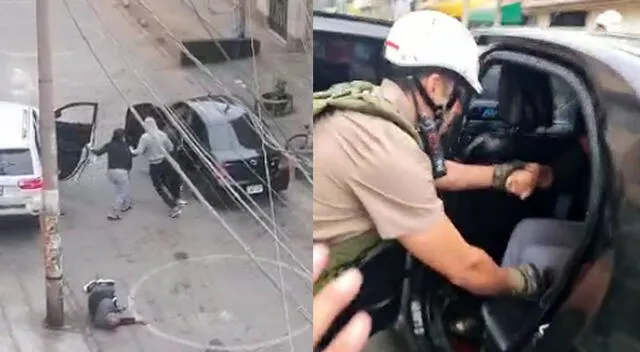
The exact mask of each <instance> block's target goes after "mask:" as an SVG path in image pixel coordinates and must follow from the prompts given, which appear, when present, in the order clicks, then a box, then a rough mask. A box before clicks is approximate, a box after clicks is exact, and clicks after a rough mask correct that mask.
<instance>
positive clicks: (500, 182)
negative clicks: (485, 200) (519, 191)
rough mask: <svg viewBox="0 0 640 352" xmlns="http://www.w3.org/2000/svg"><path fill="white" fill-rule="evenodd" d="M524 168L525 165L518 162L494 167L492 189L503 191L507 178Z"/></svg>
mask: <svg viewBox="0 0 640 352" xmlns="http://www.w3.org/2000/svg"><path fill="white" fill-rule="evenodd" d="M525 166H526V163H524V162H522V161H518V160H516V161H512V162H510V163H505V164H498V165H496V167H495V169H494V170H493V188H496V189H500V190H505V189H506V184H507V179H508V178H509V176H511V174H512V173H513V172H514V171H516V170H522V169H524V168H525Z"/></svg>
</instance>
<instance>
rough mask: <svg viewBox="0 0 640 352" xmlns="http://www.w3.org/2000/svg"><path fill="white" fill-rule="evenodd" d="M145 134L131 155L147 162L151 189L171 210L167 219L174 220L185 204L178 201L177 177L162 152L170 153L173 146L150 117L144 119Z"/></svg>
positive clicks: (178, 184)
mask: <svg viewBox="0 0 640 352" xmlns="http://www.w3.org/2000/svg"><path fill="white" fill-rule="evenodd" d="M144 125H145V130H146V132H145V133H144V134H143V135H142V136H141V137H140V141H139V142H138V147H137V148H135V149H132V150H131V153H133V155H144V156H145V157H146V159H147V160H148V161H149V175H150V176H151V182H152V184H153V188H154V189H155V190H156V192H157V193H158V195H159V196H160V198H162V200H163V201H164V203H165V204H166V205H167V206H168V207H169V208H170V209H171V211H170V213H169V217H172V218H176V217H178V216H180V213H181V212H182V206H183V205H184V204H185V203H184V201H182V200H181V199H180V182H179V176H178V175H177V173H176V172H175V170H173V168H172V167H171V164H169V162H168V161H167V159H166V157H165V153H164V151H165V150H166V151H167V152H168V153H172V152H173V149H174V146H173V143H172V142H171V140H170V139H169V137H168V136H167V134H166V133H165V132H163V131H161V130H160V129H159V128H158V125H157V124H156V120H154V119H153V118H152V117H147V118H145V119H144Z"/></svg>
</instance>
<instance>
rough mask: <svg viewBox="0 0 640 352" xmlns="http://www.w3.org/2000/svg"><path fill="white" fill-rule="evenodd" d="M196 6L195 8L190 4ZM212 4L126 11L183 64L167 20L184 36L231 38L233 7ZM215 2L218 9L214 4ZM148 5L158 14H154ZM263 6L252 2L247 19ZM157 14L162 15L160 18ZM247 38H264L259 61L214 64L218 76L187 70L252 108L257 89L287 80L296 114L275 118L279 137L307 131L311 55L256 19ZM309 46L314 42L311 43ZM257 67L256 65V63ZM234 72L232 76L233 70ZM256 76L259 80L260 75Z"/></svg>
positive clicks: (169, 1)
mask: <svg viewBox="0 0 640 352" xmlns="http://www.w3.org/2000/svg"><path fill="white" fill-rule="evenodd" d="M192 4H193V5H195V6H196V8H197V14H196V11H194V10H193V9H192V8H191V6H192ZM209 4H210V5H209V6H207V5H206V4H203V3H202V2H201V1H200V2H197V1H189V0H153V1H151V0H142V1H141V2H140V1H139V0H131V6H130V7H129V8H128V9H127V10H126V12H127V13H128V14H129V15H131V16H132V18H133V19H135V21H138V23H144V24H145V26H144V27H145V30H146V31H147V32H148V33H149V35H150V40H155V41H156V42H157V43H158V44H159V45H160V46H161V47H162V48H163V49H164V51H166V55H168V56H169V57H171V58H173V60H174V63H175V65H176V66H178V65H179V57H180V48H179V47H178V46H177V45H176V43H175V41H174V40H173V39H172V38H171V36H168V35H167V34H166V31H165V30H164V29H163V26H162V24H160V23H159V22H158V19H159V20H160V21H161V22H162V23H163V24H164V26H166V27H168V28H170V29H171V32H172V33H173V34H174V35H175V37H177V38H178V39H180V40H185V39H190V40H194V39H209V38H211V37H212V36H213V37H214V38H215V37H218V38H223V37H229V36H231V30H232V28H233V23H232V21H233V9H232V7H231V3H230V1H229V0H220V1H215V2H212V1H209ZM213 6H215V8H212V7H213ZM146 7H149V8H150V9H151V10H153V12H154V14H155V16H154V15H153V14H150V12H149V11H148V9H147V8H146ZM257 11H258V10H257V9H256V8H255V7H252V6H250V7H249V8H248V9H247V17H249V18H255V15H256V13H255V12H257ZM156 17H157V18H156ZM246 27H247V32H248V33H247V36H251V37H254V38H256V39H258V40H260V41H261V44H262V47H261V53H260V55H258V56H257V57H255V60H253V59H246V60H236V61H232V62H226V63H220V64H210V65H207V68H208V69H209V70H210V71H211V73H212V74H213V76H214V77H216V79H215V80H213V79H212V78H211V77H210V76H209V75H208V74H207V73H204V72H202V71H201V70H200V69H199V68H197V67H193V68H188V69H186V70H187V71H190V72H191V73H192V74H193V75H194V76H196V77H198V78H199V81H200V82H202V83H203V84H204V85H206V86H207V87H208V88H209V90H210V91H212V93H224V92H225V91H226V90H228V91H231V92H232V93H233V94H235V95H237V96H239V97H241V98H243V99H245V100H246V101H247V102H248V103H249V104H251V105H252V106H253V104H254V102H255V97H256V96H259V93H258V92H261V93H264V92H265V91H268V90H271V89H272V88H273V86H274V84H275V80H276V79H277V78H282V79H285V80H286V81H287V83H288V84H287V90H288V91H289V93H291V94H292V95H293V97H294V107H295V111H294V113H292V114H290V115H288V116H284V117H277V118H273V119H270V121H269V122H271V125H272V127H273V128H272V129H273V132H274V134H275V135H276V137H278V139H280V140H281V143H282V144H284V141H285V140H286V138H288V137H289V136H291V135H293V134H296V133H300V132H303V129H304V125H306V124H310V123H311V95H312V89H313V88H312V55H311V48H307V53H304V54H301V53H290V52H288V51H287V49H286V45H285V43H284V42H283V41H282V40H281V39H279V38H278V37H276V35H275V34H273V33H272V32H271V31H270V29H268V28H265V27H264V26H261V25H260V24H259V23H258V21H256V20H248V21H247V24H246ZM308 45H311V44H310V43H309V44H308ZM254 65H255V66H254ZM230 73H233V74H230ZM256 78H257V79H256Z"/></svg>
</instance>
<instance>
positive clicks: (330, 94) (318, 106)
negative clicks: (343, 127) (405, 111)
mask: <svg viewBox="0 0 640 352" xmlns="http://www.w3.org/2000/svg"><path fill="white" fill-rule="evenodd" d="M377 88H378V87H377V86H376V85H374V84H372V83H369V82H365V81H353V82H347V83H338V84H335V85H333V86H331V88H329V89H328V90H326V91H323V92H316V93H314V94H313V121H314V122H315V121H317V120H318V119H319V118H321V117H323V116H324V115H326V113H327V112H329V111H333V110H351V111H356V112H359V113H362V114H365V115H372V116H377V117H380V118H383V119H385V120H388V121H391V122H393V123H394V124H395V125H396V126H398V127H400V128H401V129H402V130H403V131H405V132H406V133H408V134H409V135H410V136H411V138H413V139H414V140H415V141H416V142H417V143H418V144H421V143H422V141H421V139H420V136H419V135H418V132H417V131H416V129H415V128H414V127H413V126H411V124H410V123H408V122H407V121H406V120H405V119H404V118H403V117H402V116H401V115H400V113H399V112H398V110H397V109H396V108H395V106H393V104H392V103H391V102H390V101H389V100H387V99H385V98H384V97H382V96H381V95H380V94H379V92H378V89H377Z"/></svg>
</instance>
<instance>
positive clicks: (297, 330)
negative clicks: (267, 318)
mask: <svg viewBox="0 0 640 352" xmlns="http://www.w3.org/2000/svg"><path fill="white" fill-rule="evenodd" d="M257 259H258V261H259V262H260V263H261V264H266V265H268V266H269V265H270V266H273V267H278V265H280V266H281V267H282V269H286V270H288V271H290V272H292V273H294V274H295V275H296V276H298V277H300V278H302V279H303V280H304V281H307V280H308V277H307V275H306V274H305V273H304V272H303V271H302V270H299V269H297V268H295V267H293V266H290V265H288V264H285V263H278V262H277V261H275V260H271V259H267V258H257ZM228 260H242V261H245V262H247V261H250V258H249V257H246V256H242V255H232V254H228V255H226V254H214V255H209V256H204V257H194V258H187V259H184V260H180V261H174V262H170V263H168V264H166V265H163V266H161V267H158V268H156V269H153V270H151V271H149V272H147V273H146V274H144V275H143V276H142V277H141V278H140V279H139V280H138V281H137V282H135V283H134V285H133V286H132V287H131V291H130V293H129V297H128V300H129V309H130V310H131V312H132V313H133V314H134V316H136V317H139V318H142V319H144V317H143V316H142V314H140V312H139V310H138V308H137V306H136V303H135V300H136V296H137V295H138V292H139V291H140V290H141V288H142V287H143V286H144V284H145V283H147V282H149V281H151V280H152V279H153V278H154V277H156V276H157V275H159V274H161V273H163V272H166V271H168V270H171V269H173V268H175V267H177V266H180V265H183V264H184V263H188V262H200V263H203V264H213V263H220V262H223V261H228ZM256 293H258V294H259V292H256ZM274 304H275V305H278V306H280V305H281V302H280V301H274ZM219 318H220V319H223V318H225V320H231V319H232V316H231V315H230V313H228V312H227V311H222V313H221V314H220V317H219ZM310 327H311V326H310V324H309V323H307V322H305V323H304V324H303V326H302V327H293V328H294V329H293V330H292V334H291V338H293V337H296V336H299V335H301V334H303V333H304V332H306V331H307V330H309V328H310ZM146 328H147V330H149V332H151V333H152V334H154V335H156V336H158V337H160V338H163V339H166V340H169V341H171V342H174V343H176V344H180V345H183V346H187V347H191V348H194V349H200V350H205V351H211V352H213V351H251V350H258V349H264V348H269V347H272V346H275V345H278V344H281V343H284V342H286V341H288V340H289V338H290V336H289V334H285V335H284V336H279V337H277V338H273V339H268V340H265V341H262V342H257V343H252V344H236V345H224V346H215V345H209V344H203V343H199V342H195V341H191V340H188V339H185V338H181V337H178V336H176V335H174V334H171V333H167V332H165V331H163V330H161V329H160V328H158V327H157V326H155V325H154V324H151V323H150V324H148V325H147V326H146Z"/></svg>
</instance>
